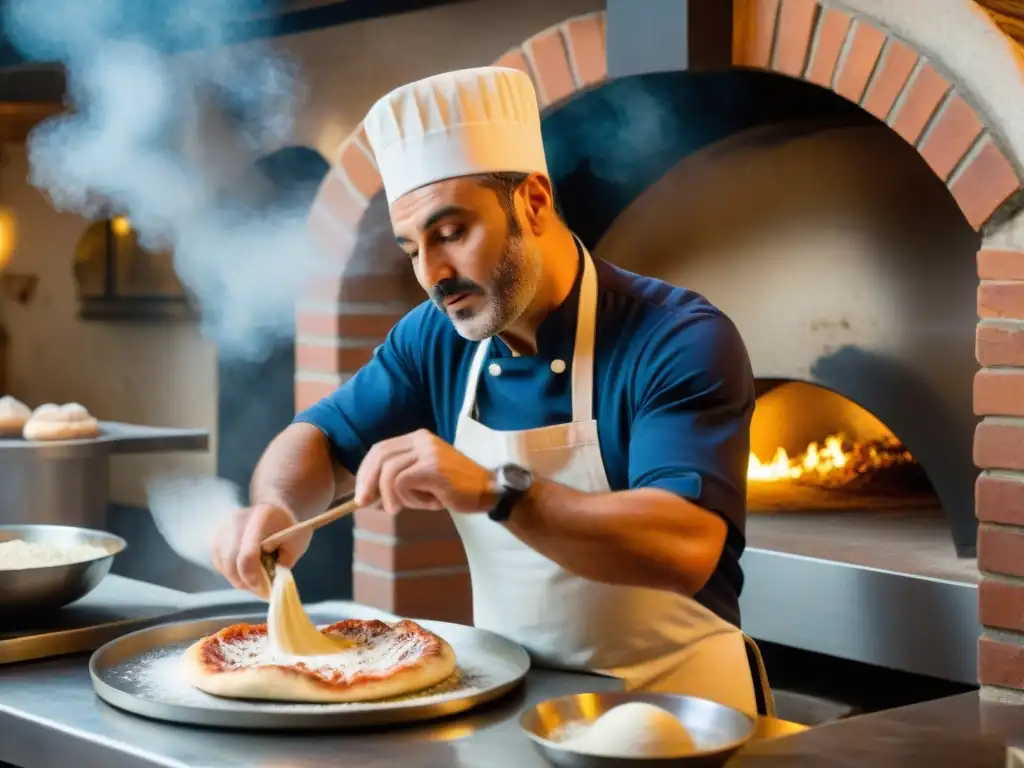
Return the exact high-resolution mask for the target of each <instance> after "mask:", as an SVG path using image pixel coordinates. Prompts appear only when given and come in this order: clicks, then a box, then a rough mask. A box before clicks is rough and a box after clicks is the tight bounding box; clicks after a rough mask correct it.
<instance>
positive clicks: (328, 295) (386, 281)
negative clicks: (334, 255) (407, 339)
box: [302, 274, 423, 309]
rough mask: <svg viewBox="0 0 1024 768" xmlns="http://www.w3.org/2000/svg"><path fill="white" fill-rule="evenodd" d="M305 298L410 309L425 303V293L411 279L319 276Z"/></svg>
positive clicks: (377, 276) (340, 275) (369, 276)
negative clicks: (403, 304)
mask: <svg viewBox="0 0 1024 768" xmlns="http://www.w3.org/2000/svg"><path fill="white" fill-rule="evenodd" d="M302 295H303V297H304V298H306V299H309V300H312V301H318V300H319V301H360V302H370V303H375V302H388V303H390V302H402V303H405V304H408V306H409V308H410V309H411V308H412V307H414V306H416V304H418V303H419V302H421V301H423V289H421V288H420V287H419V286H418V285H417V284H416V282H415V278H413V277H411V276H409V277H407V278H404V279H403V278H402V277H401V276H396V275H387V274H385V275H342V274H336V275H330V276H329V275H319V276H317V277H316V279H314V280H311V281H310V282H309V283H308V284H307V285H306V286H305V288H304V290H303V293H302Z"/></svg>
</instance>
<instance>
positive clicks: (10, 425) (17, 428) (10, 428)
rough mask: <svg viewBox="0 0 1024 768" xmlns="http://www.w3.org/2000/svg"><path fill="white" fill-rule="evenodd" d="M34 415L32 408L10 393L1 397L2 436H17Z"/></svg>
mask: <svg viewBox="0 0 1024 768" xmlns="http://www.w3.org/2000/svg"><path fill="white" fill-rule="evenodd" d="M31 416H32V409H31V408H29V407H28V406H27V405H25V404H24V403H23V402H21V401H20V400H16V399H15V398H13V397H11V396H10V395H4V396H3V397H0V437H16V436H17V435H20V434H21V430H23V429H24V428H25V422H27V421H28V420H29V417H31Z"/></svg>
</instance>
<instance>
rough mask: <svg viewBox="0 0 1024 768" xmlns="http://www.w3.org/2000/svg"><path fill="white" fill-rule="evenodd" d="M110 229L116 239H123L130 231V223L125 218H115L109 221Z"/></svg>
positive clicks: (129, 220)
mask: <svg viewBox="0 0 1024 768" xmlns="http://www.w3.org/2000/svg"><path fill="white" fill-rule="evenodd" d="M110 228H111V229H112V230H114V234H115V235H117V236H118V237H124V236H125V235H127V234H128V233H130V232H131V231H132V221H131V219H129V218H128V217H127V216H115V217H114V218H113V219H111V220H110Z"/></svg>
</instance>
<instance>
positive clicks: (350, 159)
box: [338, 134, 383, 200]
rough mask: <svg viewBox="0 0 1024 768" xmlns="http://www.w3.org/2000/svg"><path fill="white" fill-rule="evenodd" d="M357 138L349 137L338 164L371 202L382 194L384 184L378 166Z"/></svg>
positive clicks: (355, 136)
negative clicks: (379, 193)
mask: <svg viewBox="0 0 1024 768" xmlns="http://www.w3.org/2000/svg"><path fill="white" fill-rule="evenodd" d="M357 136H358V134H355V135H353V136H351V137H349V139H348V140H347V141H346V142H345V143H344V144H342V145H341V153H340V154H339V156H338V163H339V165H341V169H342V171H344V173H345V174H346V175H347V176H348V180H349V181H351V182H352V185H353V186H354V187H355V188H356V189H358V190H359V193H360V194H361V195H362V196H363V197H365V198H366V199H367V200H369V199H370V198H371V197H373V196H374V195H376V194H377V193H378V192H380V190H381V187H382V185H383V182H382V181H381V178H380V173H378V172H377V166H376V165H374V164H373V161H372V160H371V159H370V157H369V156H368V155H367V154H366V152H365V151H364V150H363V148H362V147H360V146H359V144H357V143H356V138H357Z"/></svg>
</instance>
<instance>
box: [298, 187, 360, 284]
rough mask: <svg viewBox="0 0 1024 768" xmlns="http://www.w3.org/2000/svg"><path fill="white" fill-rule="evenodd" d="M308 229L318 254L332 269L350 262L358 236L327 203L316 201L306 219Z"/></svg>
mask: <svg viewBox="0 0 1024 768" xmlns="http://www.w3.org/2000/svg"><path fill="white" fill-rule="evenodd" d="M306 230H307V231H308V232H309V237H310V240H311V241H312V243H313V246H314V247H315V248H316V249H317V252H316V255H317V256H318V257H319V258H321V259H322V260H323V262H324V264H325V265H326V266H328V267H330V268H331V269H334V270H340V269H341V268H342V267H344V265H345V264H347V263H348V260H349V257H350V256H351V255H352V248H353V247H354V246H355V244H356V236H355V232H354V231H353V229H351V228H350V225H349V224H347V223H345V222H342V221H338V219H337V218H336V217H335V216H334V214H333V212H331V211H330V210H329V209H328V208H327V207H326V206H325V205H323V204H319V205H318V204H316V203H314V205H313V207H312V208H311V209H310V211H309V218H308V219H307V220H306Z"/></svg>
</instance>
